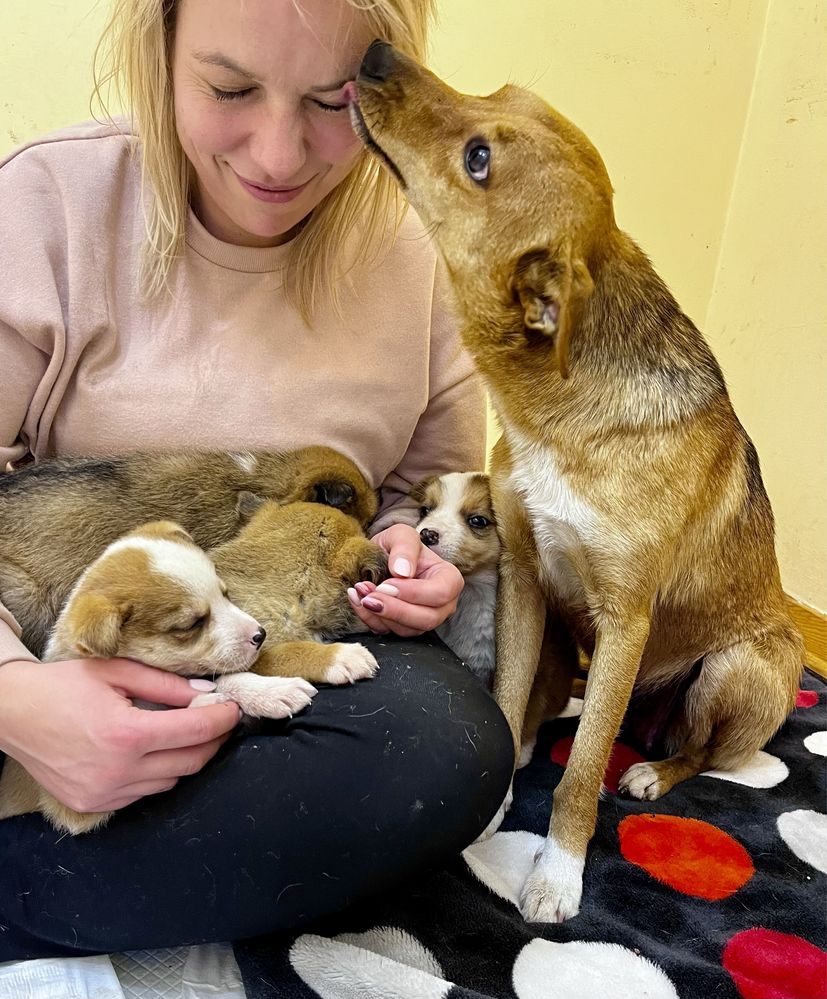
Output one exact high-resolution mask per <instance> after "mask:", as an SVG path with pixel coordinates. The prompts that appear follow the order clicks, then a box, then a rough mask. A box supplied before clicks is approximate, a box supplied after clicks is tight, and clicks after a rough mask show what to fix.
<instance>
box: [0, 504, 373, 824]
mask: <svg viewBox="0 0 827 999" xmlns="http://www.w3.org/2000/svg"><path fill="white" fill-rule="evenodd" d="M241 512H242V515H243V516H250V518H251V519H250V520H249V523H248V524H247V525H246V526H245V527H244V528H243V529H242V531H241V532H240V534H239V535H238V537H237V538H235V539H234V540H233V541H231V542H229V543H228V544H226V545H223V546H221V547H219V548H218V549H215V550H214V551H213V552H212V553H211V554H212V556H213V559H212V560H211V559H210V558H208V557H207V555H206V554H205V553H204V552H203V551H202V550H201V549H200V548H198V547H197V546H196V545H195V544H194V543H193V541H192V538H191V537H190V536H189V535H188V534H187V533H186V532H185V531H184V530H183V529H182V528H181V527H180V526H179V525H177V524H174V523H170V522H156V523H151V524H147V525H144V526H143V527H141V528H139V529H138V530H137V531H135V532H132V533H131V534H129V535H127V536H125V537H124V538H121V539H119V540H118V541H115V542H114V543H113V544H111V545H110V546H109V547H108V548H107V549H106V550H105V551H104V553H103V554H102V555H101V556H100V557H99V558H98V559H97V560H96V561H95V562H94V563H93V564H92V565H91V566H90V567H89V568H88V569H87V570H86V571H85V572H84V573H83V574H82V575H81V577H80V579H79V580H78V582H77V584H76V585H75V587H74V589H73V590H72V592H71V594H70V596H69V599H68V600H67V602H66V605H65V607H64V608H63V610H62V611H61V613H60V616H59V618H58V621H57V624H56V625H55V628H54V631H53V633H52V636H51V637H50V639H49V642H48V645H47V648H46V655H45V658H46V659H47V660H48V661H51V662H55V661H60V660H65V659H73V658H77V657H86V658H89V657H113V656H120V657H124V658H131V659H136V660H139V661H141V662H144V663H147V664H148V665H150V666H156V667H159V668H161V669H167V670H170V671H171V672H175V673H182V674H185V675H188V676H205V675H210V676H216V675H217V679H216V691H215V693H211V694H202V695H200V696H198V697H196V698H195V699H194V700H193V701H192V702H191V705H190V706H191V707H198V706H200V705H203V704H209V703H213V702H215V701H226V700H232V701H235V702H236V703H237V704H238V705H239V707H240V708H241V710H242V711H243V712H244V713H245V714H247V715H251V716H253V717H267V718H283V717H286V716H287V715H292V714H293V713H294V712H295V711H299V710H301V709H302V708H304V707H306V706H307V704H309V703H310V699H311V698H312V697H313V695H314V694H315V693H316V689H315V687H313V686H312V685H311V684H310V683H308V682H307V681H308V679H313V680H316V681H318V682H323V683H335V684H341V683H352V682H354V681H356V680H359V679H365V678H368V677H371V676H373V674H374V673H375V671H376V668H377V664H376V660H375V659H374V658H373V656H372V655H371V654H370V652H368V650H367V649H365V648H364V647H363V646H361V645H358V644H353V643H335V644H322V641H323V640H325V639H332V638H336V637H340V636H342V635H344V634H348V633H351V632H355V631H359V630H365V628H364V625H362V623H361V622H360V621H359V619H358V618H357V617H356V616H355V614H353V611H352V609H351V607H350V603H349V602H348V600H347V595H346V591H347V587H348V586H349V585H353V584H354V583H356V582H357V581H359V580H361V579H370V580H372V581H373V582H379V581H380V580H381V579H382V578H384V576H385V575H387V564H386V556H385V553H384V552H383V551H382V550H381V549H380V548H379V547H378V546H376V545H374V544H372V543H371V542H370V541H368V540H367V538H365V536H364V534H363V533H362V529H361V527H360V525H359V524H358V522H357V521H356V520H354V519H353V518H352V517H348V516H347V515H345V514H343V513H342V512H341V511H339V510H336V509H334V508H328V507H325V506H322V505H319V504H315V503H294V504H289V505H286V506H281V505H280V504H278V503H275V502H272V501H269V502H262V501H261V500H259V499H258V498H256V497H252V496H251V495H249V494H248V497H247V498H246V499H245V500H244V501H243V503H242V511H241ZM228 584H229V586H230V587H231V588H232V597H233V602H231V601H230V599H229V597H228ZM251 610H252V611H253V613H254V614H255V617H253V616H251V614H250V613H249V611H251ZM260 622H261V623H260ZM262 625H263V626H262ZM29 811H40V812H42V813H43V814H44V815H45V816H46V817H47V818H48V819H49V821H50V822H51V823H52V824H53V825H54V826H55V827H56V828H58V829H59V830H62V831H67V832H70V833H73V834H77V833H81V832H87V831H89V830H90V829H94V828H96V827H97V826H100V825H102V824H103V823H105V822H106V821H107V820H108V819H109V817H110V815H111V812H96V813H80V812H75V811H73V810H72V809H69V808H67V807H66V806H64V805H62V804H61V803H60V802H58V801H57V800H56V799H55V798H53V797H52V795H50V794H49V793H48V792H46V791H45V790H44V789H43V788H41V787H40V786H39V785H38V784H37V783H36V782H35V781H34V780H33V778H31V777H30V776H29V774H28V773H27V772H26V771H25V769H24V768H23V767H22V766H21V765H20V764H19V763H17V762H16V761H15V760H12V759H8V760H7V761H6V764H5V767H4V769H3V773H2V776H0V818H8V817H10V816H12V815H20V814H23V813H24V812H29Z"/></svg>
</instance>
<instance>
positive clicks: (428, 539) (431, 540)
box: [419, 527, 439, 548]
mask: <svg viewBox="0 0 827 999" xmlns="http://www.w3.org/2000/svg"><path fill="white" fill-rule="evenodd" d="M419 536H420V538H421V539H422V544H423V545H427V547H428V548H433V547H434V545H438V544H439V534H438V533H437V532H436V531H432V530H431V529H430V528H429V527H423V528H422V530H421V531H420V532H419Z"/></svg>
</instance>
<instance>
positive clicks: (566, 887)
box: [520, 837, 584, 923]
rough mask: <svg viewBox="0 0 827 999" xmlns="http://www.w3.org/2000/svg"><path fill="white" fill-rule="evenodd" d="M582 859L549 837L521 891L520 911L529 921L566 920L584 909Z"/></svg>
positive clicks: (557, 921) (549, 921)
mask: <svg viewBox="0 0 827 999" xmlns="http://www.w3.org/2000/svg"><path fill="white" fill-rule="evenodd" d="M583 866H584V861H583V859H582V858H579V857H576V856H574V854H572V853H569V851H568V850H564V849H563V848H562V847H560V846H558V845H557V844H556V843H555V841H554V838H553V837H549V838H548V839H547V840H546V841H545V843H544V844H543V846H542V847H541V849H540V850H539V851H538V855H537V858H536V860H535V863H534V870H533V871H532V872H531V874H530V875H529V876H528V879H527V880H526V883H525V884H524V885H523V890H522V892H520V912H521V913H522V914H523V919H525V920H526V922H529V923H562V922H565V920H567V919H572V918H573V917H574V916H576V915H577V913H578V912H579V911H580V898H581V896H582V894H583Z"/></svg>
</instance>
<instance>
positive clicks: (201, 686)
mask: <svg viewBox="0 0 827 999" xmlns="http://www.w3.org/2000/svg"><path fill="white" fill-rule="evenodd" d="M339 592H341V590H340V591H339ZM190 686H191V687H194V688H195V690H205V691H206V692H207V693H212V691H213V690H215V684H214V683H213V682H212V680H198V679H196V680H190Z"/></svg>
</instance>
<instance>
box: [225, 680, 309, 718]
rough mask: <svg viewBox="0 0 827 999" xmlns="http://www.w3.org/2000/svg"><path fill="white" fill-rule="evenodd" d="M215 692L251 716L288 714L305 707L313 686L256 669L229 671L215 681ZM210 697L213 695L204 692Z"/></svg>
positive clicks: (269, 716)
mask: <svg viewBox="0 0 827 999" xmlns="http://www.w3.org/2000/svg"><path fill="white" fill-rule="evenodd" d="M216 684H217V688H218V689H217V691H216V693H218V694H225V695H227V699H228V700H231V701H235V702H236V704H237V705H238V706H239V707H240V708H241V710H242V711H243V712H244V714H245V715H250V716H251V717H253V718H288V717H292V716H293V715H294V714H295V713H296V712H297V711H301V710H302V709H303V708H306V707H307V705H308V704H309V703H310V701H311V699H312V698H313V697H314V696H315V694H316V693H317V690H316V688H315V687H314V686H313V685H312V684H310V683H308V682H307V680H302V679H301V678H300V677H297V676H259V675H258V674H257V673H230V674H227V675H225V676H220V677H219V678H218V680H217V681H216ZM207 696H209V697H212V696H214V695H212V694H209V695H207Z"/></svg>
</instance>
